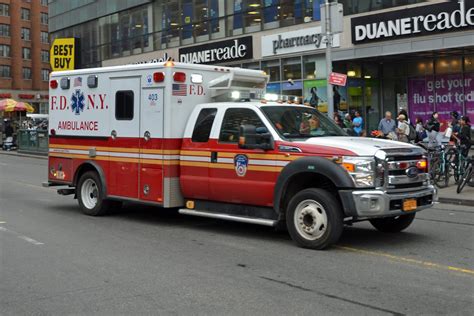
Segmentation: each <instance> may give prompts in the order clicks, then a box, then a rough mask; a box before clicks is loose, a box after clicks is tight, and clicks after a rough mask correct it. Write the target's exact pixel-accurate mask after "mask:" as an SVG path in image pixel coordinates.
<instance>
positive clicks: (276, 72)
mask: <svg viewBox="0 0 474 316" xmlns="http://www.w3.org/2000/svg"><path fill="white" fill-rule="evenodd" d="M262 70H263V71H265V72H266V73H267V75H269V76H270V81H280V60H278V59H277V60H268V61H262ZM278 93H279V92H278Z"/></svg>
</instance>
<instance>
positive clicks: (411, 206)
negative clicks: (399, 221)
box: [403, 199, 417, 212]
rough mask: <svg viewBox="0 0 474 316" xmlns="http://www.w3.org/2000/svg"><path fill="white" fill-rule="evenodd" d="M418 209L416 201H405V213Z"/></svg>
mask: <svg viewBox="0 0 474 316" xmlns="http://www.w3.org/2000/svg"><path fill="white" fill-rule="evenodd" d="M416 207H417V203H416V199H407V200H405V201H403V210H404V211H405V212H407V211H413V210H416Z"/></svg>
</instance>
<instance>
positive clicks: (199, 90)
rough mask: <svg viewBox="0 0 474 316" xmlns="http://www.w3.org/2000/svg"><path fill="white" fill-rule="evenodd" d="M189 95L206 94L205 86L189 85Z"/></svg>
mask: <svg viewBox="0 0 474 316" xmlns="http://www.w3.org/2000/svg"><path fill="white" fill-rule="evenodd" d="M189 95H206V94H205V93H204V87H203V86H201V85H196V84H190V85H189Z"/></svg>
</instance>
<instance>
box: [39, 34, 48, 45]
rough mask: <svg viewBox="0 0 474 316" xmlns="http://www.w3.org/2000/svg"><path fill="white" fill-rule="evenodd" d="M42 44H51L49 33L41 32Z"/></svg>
mask: <svg viewBox="0 0 474 316" xmlns="http://www.w3.org/2000/svg"><path fill="white" fill-rule="evenodd" d="M41 43H49V40H48V32H41Z"/></svg>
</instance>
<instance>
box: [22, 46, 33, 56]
mask: <svg viewBox="0 0 474 316" xmlns="http://www.w3.org/2000/svg"><path fill="white" fill-rule="evenodd" d="M21 57H22V58H23V59H31V49H30V48H28V47H23V48H22V50H21Z"/></svg>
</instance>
